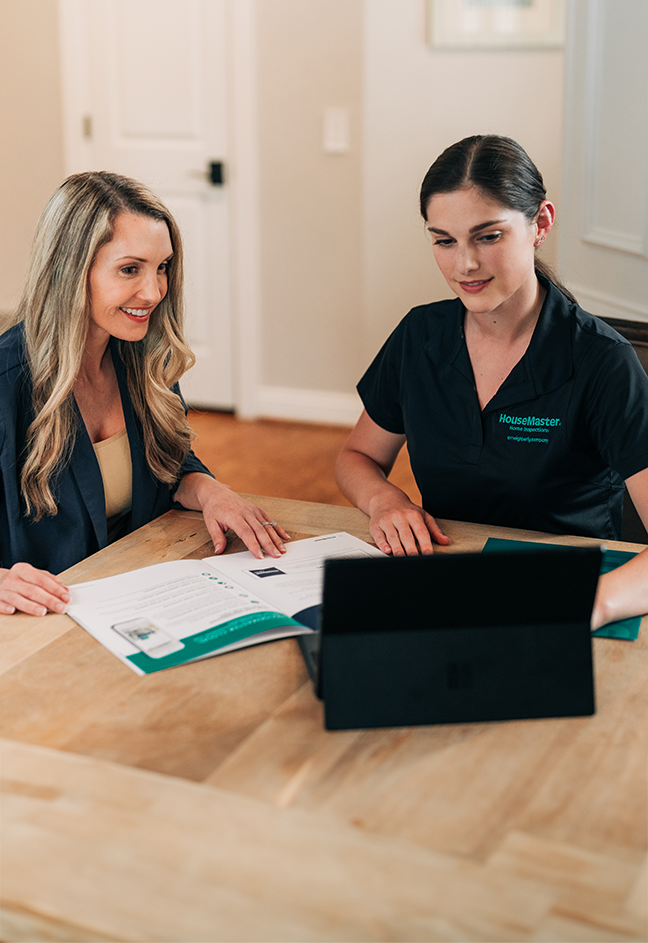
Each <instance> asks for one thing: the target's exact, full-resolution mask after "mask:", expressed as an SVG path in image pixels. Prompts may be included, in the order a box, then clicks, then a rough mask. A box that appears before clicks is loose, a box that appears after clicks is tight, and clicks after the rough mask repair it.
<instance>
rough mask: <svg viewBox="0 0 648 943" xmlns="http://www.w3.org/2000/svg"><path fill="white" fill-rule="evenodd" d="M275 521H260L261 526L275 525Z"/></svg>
mask: <svg viewBox="0 0 648 943" xmlns="http://www.w3.org/2000/svg"><path fill="white" fill-rule="evenodd" d="M276 526H277V522H276V521H261V527H276Z"/></svg>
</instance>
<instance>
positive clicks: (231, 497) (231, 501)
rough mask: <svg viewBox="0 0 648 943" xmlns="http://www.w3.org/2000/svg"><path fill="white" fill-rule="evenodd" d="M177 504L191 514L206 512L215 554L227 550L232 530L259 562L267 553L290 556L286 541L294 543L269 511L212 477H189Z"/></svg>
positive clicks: (178, 492) (275, 555) (182, 484)
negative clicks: (229, 532)
mask: <svg viewBox="0 0 648 943" xmlns="http://www.w3.org/2000/svg"><path fill="white" fill-rule="evenodd" d="M175 500H176V501H178V502H179V503H180V504H182V506H183V507H185V508H187V509H188V510H192V511H202V513H203V517H204V518H205V525H206V527H207V530H208V531H209V534H210V537H211V539H212V540H213V542H214V553H222V552H223V550H225V547H226V546H227V540H226V538H225V533H226V531H227V530H229V529H231V530H233V531H234V533H235V534H238V536H239V537H240V538H241V540H242V541H243V543H244V544H245V546H246V547H247V548H248V550H249V551H250V552H251V553H253V554H254V556H255V557H257V559H259V560H262V559H263V554H264V553H267V554H268V555H269V556H271V557H276V558H277V557H280V556H281V555H282V553H285V552H286V547H285V545H284V540H290V535H289V534H287V533H286V531H285V530H284V529H283V527H282V526H281V525H280V524H278V523H276V522H273V523H272V524H271V523H270V518H269V517H268V515H267V514H266V513H265V511H262V510H261V508H258V507H256V505H254V504H250V502H249V501H246V500H245V499H244V498H241V497H240V496H239V495H238V494H236V492H234V491H232V489H231V488H230V487H229V486H228V485H224V484H222V483H221V482H220V481H215V480H214V479H213V478H210V477H209V475H204V474H201V473H200V472H191V473H190V474H188V475H185V476H184V477H183V479H182V481H181V482H180V485H179V486H178V490H177V491H176V493H175ZM264 522H265V526H264Z"/></svg>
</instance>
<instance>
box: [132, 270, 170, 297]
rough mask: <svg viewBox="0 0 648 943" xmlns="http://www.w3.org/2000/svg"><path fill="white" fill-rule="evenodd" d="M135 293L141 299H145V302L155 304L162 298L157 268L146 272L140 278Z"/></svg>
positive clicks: (162, 292)
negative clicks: (137, 289)
mask: <svg viewBox="0 0 648 943" xmlns="http://www.w3.org/2000/svg"><path fill="white" fill-rule="evenodd" d="M137 294H138V295H139V296H140V298H141V299H142V301H145V302H146V303H147V304H157V303H158V302H159V301H161V300H162V298H164V291H163V289H162V286H161V285H160V278H159V275H158V272H157V270H156V271H155V272H151V273H147V274H146V275H145V276H144V278H143V279H142V281H141V283H140V287H139V291H138V292H137Z"/></svg>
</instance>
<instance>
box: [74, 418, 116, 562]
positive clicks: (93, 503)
mask: <svg viewBox="0 0 648 943" xmlns="http://www.w3.org/2000/svg"><path fill="white" fill-rule="evenodd" d="M74 408H75V410H76V414H77V418H78V421H79V424H78V428H77V433H76V439H75V442H74V448H73V450H72V455H71V456H70V471H71V472H72V475H73V477H74V480H75V481H76V484H77V487H78V489H79V492H80V493H81V498H82V500H83V503H84V504H85V506H86V510H87V511H88V514H89V515H90V520H91V521H92V526H93V528H94V532H95V536H96V538H97V543H98V545H99V549H100V550H101V549H102V547H105V546H106V544H107V543H108V527H107V524H106V498H105V495H104V489H103V480H102V477H101V470H100V468H99V462H98V461H97V456H96V455H95V451H94V449H93V447H92V442H91V441H90V436H89V435H88V432H87V430H86V427H85V424H84V422H83V419H82V418H81V413H80V412H79V408H78V406H77V405H76V402H75V404H74Z"/></svg>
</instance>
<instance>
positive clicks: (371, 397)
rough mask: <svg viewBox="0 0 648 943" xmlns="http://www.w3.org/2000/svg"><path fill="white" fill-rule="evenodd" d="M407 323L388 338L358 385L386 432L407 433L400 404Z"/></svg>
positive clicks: (366, 402)
mask: <svg viewBox="0 0 648 943" xmlns="http://www.w3.org/2000/svg"><path fill="white" fill-rule="evenodd" d="M404 333H405V321H404V320H403V321H401V323H400V324H399V325H398V327H397V328H396V329H395V330H394V331H393V333H392V334H391V335H390V336H389V337H388V338H387V340H386V341H385V343H384V344H383V346H382V348H381V349H380V351H379V352H378V354H377V355H376V357H375V358H374V360H373V362H372V363H371V365H370V366H369V368H368V370H367V371H366V373H365V374H364V376H363V377H362V379H361V380H360V382H359V383H358V386H357V390H358V393H359V395H360V399H361V400H362V403H363V405H364V408H365V409H366V410H367V413H368V414H369V416H370V417H371V419H373V421H374V422H375V423H376V424H377V425H379V426H380V427H381V429H385V430H386V431H387V432H392V433H395V434H396V435H402V434H403V433H404V432H405V425H404V422H403V409H402V402H401V378H402V376H403V350H404V343H403V340H404Z"/></svg>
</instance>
